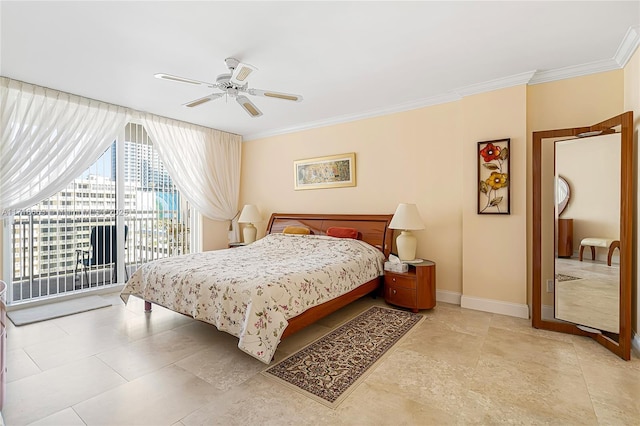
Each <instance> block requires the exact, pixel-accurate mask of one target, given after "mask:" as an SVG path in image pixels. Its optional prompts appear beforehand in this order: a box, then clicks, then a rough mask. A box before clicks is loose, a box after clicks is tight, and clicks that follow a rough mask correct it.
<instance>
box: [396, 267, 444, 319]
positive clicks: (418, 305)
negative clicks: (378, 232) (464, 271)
mask: <svg viewBox="0 0 640 426" xmlns="http://www.w3.org/2000/svg"><path fill="white" fill-rule="evenodd" d="M384 300H385V302H387V303H389V304H391V305H396V306H402V307H404V308H409V309H411V310H412V311H413V312H418V311H419V310H420V309H431V308H433V307H434V306H436V264H435V262H432V261H430V260H425V261H423V262H422V263H416V264H415V265H412V264H409V270H408V271H407V272H391V271H384Z"/></svg>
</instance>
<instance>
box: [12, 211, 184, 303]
mask: <svg viewBox="0 0 640 426" xmlns="http://www.w3.org/2000/svg"><path fill="white" fill-rule="evenodd" d="M189 217H190V215H189V212H188V210H187V211H180V210H136V211H131V212H127V211H125V212H114V211H113V210H90V211H82V210H75V211H69V210H49V209H47V210H24V211H20V212H18V214H16V215H15V216H14V217H13V221H12V228H11V229H12V230H11V233H12V235H11V237H12V244H13V247H12V252H13V259H12V266H13V270H12V288H11V290H12V291H11V292H10V293H11V299H10V301H9V303H11V302H25V301H29V300H33V299H37V298H42V297H48V296H53V295H59V294H62V293H68V292H74V291H83V290H86V289H90V288H96V287H103V286H109V285H115V284H118V283H117V282H116V281H119V282H120V283H122V282H124V279H119V280H116V271H117V268H116V264H115V263H111V262H109V263H106V264H104V263H103V264H100V263H101V262H100V261H98V262H91V260H90V259H91V256H92V254H93V253H92V250H91V230H92V229H93V228H95V227H97V226H103V225H115V224H116V220H122V222H123V224H124V225H126V226H127V228H128V232H127V238H126V240H125V251H124V256H123V257H124V263H125V268H126V275H127V276H131V274H133V272H134V271H135V270H136V269H137V268H138V267H139V266H140V265H141V264H143V263H145V262H148V261H151V260H155V259H160V258H164V257H169V256H175V255H178V254H185V253H189V252H190V251H191V247H190V240H191V239H190V226H189ZM103 244H106V243H104V242H103ZM83 259H88V260H89V261H87V262H84V263H83V262H82V260H83ZM92 263H96V264H92Z"/></svg>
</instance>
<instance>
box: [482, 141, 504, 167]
mask: <svg viewBox="0 0 640 426" xmlns="http://www.w3.org/2000/svg"><path fill="white" fill-rule="evenodd" d="M480 155H482V158H484V162H485V163H488V162H489V161H492V160H495V159H496V158H498V157H499V156H500V147H499V146H495V145H494V144H492V143H488V144H487V146H485V147H484V148H482V150H480Z"/></svg>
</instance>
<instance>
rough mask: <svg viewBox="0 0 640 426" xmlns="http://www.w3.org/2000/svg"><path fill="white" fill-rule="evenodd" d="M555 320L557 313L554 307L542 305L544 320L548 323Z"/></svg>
mask: <svg viewBox="0 0 640 426" xmlns="http://www.w3.org/2000/svg"><path fill="white" fill-rule="evenodd" d="M554 318H555V312H554V309H553V305H542V319H543V320H547V321H553V319H554Z"/></svg>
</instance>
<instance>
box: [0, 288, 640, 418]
mask: <svg viewBox="0 0 640 426" xmlns="http://www.w3.org/2000/svg"><path fill="white" fill-rule="evenodd" d="M104 297H108V298H109V299H110V300H112V301H113V304H114V305H113V306H112V307H109V308H103V309H99V310H95V311H92V312H87V313H82V314H78V315H73V316H68V317H64V318H59V319H54V320H50V321H46V322H42V323H38V324H32V325H27V326H22V327H14V326H13V325H9V328H8V353H7V355H8V383H7V398H6V401H5V407H4V410H3V416H4V421H5V423H6V424H7V425H8V426H18V425H129V424H146V425H154V426H155V425H176V426H178V425H180V426H182V425H184V426H189V425H216V424H221V425H233V424H239V425H246V424H259V425H269V424H277V425H283V424H296V425H302V424H323V425H326V424H338V425H341V424H356V425H368V424H373V425H400V424H405V425H412V424H416V425H447V424H502V423H516V424H551V425H591V424H593V425H595V424H601V425H616V424H621V425H622V424H627V425H638V424H640V359H639V358H638V356H637V355H635V354H634V357H633V359H632V360H631V361H629V362H625V361H622V360H620V359H618V358H617V357H616V356H615V355H613V354H611V353H609V352H608V351H606V350H605V349H603V348H602V347H600V346H599V345H598V344H596V343H595V342H593V341H592V340H591V339H589V338H584V337H577V336H570V335H564V334H559V333H553V332H547V331H542V330H536V329H534V328H532V327H531V326H530V321H528V320H524V319H518V318H512V317H506V316H501V315H495V314H489V313H484V312H478V311H472V310H467V309H462V308H460V307H458V306H454V305H448V304H444V303H439V304H438V306H437V307H436V308H435V309H433V310H431V311H424V312H423V314H424V315H425V316H426V321H424V322H423V323H422V324H421V325H420V326H419V328H418V329H415V330H414V331H413V332H412V333H411V334H410V335H409V336H407V338H406V339H404V340H403V341H402V342H401V343H400V344H399V345H397V346H396V348H394V350H393V352H392V354H391V355H390V356H388V357H387V358H386V359H385V360H384V361H383V362H382V363H380V364H379V365H378V366H377V367H376V368H375V370H374V371H373V372H372V373H371V374H370V375H369V376H368V377H367V379H366V380H365V381H364V382H362V383H361V384H360V385H359V386H358V387H357V388H356V389H355V390H354V391H353V392H352V393H351V394H350V395H349V397H348V398H347V399H346V400H345V401H344V402H343V403H342V404H341V405H340V406H339V407H338V408H337V409H335V410H334V409H330V408H327V407H325V406H324V405H322V404H319V403H317V402H315V401H313V400H311V399H309V398H306V397H305V396H302V395H301V394H299V393H297V392H295V391H292V390H289V389H287V388H285V387H282V386H281V385H279V384H277V383H275V382H274V381H272V380H271V379H269V378H267V377H265V376H263V375H261V374H259V373H260V372H261V371H262V370H263V369H265V367H266V366H265V365H264V364H262V363H261V362H259V361H257V360H255V359H253V358H251V357H250V356H248V355H245V354H244V353H243V352H241V351H240V350H239V349H237V347H236V345H237V340H236V339H235V338H234V337H232V336H230V335H227V334H225V333H221V332H218V331H217V330H215V329H214V328H213V327H211V326H208V325H206V324H203V323H200V322H197V321H194V320H191V319H189V318H186V317H184V316H182V315H179V314H175V313H173V312H170V311H167V310H165V309H162V308H159V307H155V306H154V311H153V312H152V313H151V314H149V315H146V314H144V313H143V303H142V301H140V300H139V299H135V298H131V299H130V302H129V304H128V305H127V306H125V305H124V304H122V302H121V301H120V299H119V298H118V296H117V295H109V296H104ZM373 304H384V301H382V300H380V299H376V300H373V299H371V298H364V299H362V300H360V301H358V302H356V303H354V304H351V305H349V306H347V307H346V308H344V309H342V310H341V311H338V312H336V313H335V314H333V315H331V316H329V317H327V318H325V319H324V320H322V321H320V322H319V323H317V324H314V325H312V326H310V327H309V328H307V329H305V330H303V331H302V332H300V333H297V334H296V335H293V336H291V337H290V338H289V339H286V340H284V341H283V342H282V343H281V345H280V347H279V349H278V352H277V354H276V360H279V359H282V358H283V357H284V356H286V355H287V354H289V353H292V352H293V351H295V350H297V349H299V348H301V347H302V346H304V345H305V344H307V343H309V342H310V341H312V340H314V339H315V338H317V337H320V336H321V335H323V334H325V333H326V332H327V331H328V330H329V329H331V328H332V327H334V326H336V325H337V324H339V323H341V322H343V321H346V320H347V319H349V318H351V317H353V316H354V315H356V314H357V313H359V312H361V311H363V310H365V309H366V308H367V307H368V306H371V305H373Z"/></svg>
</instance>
